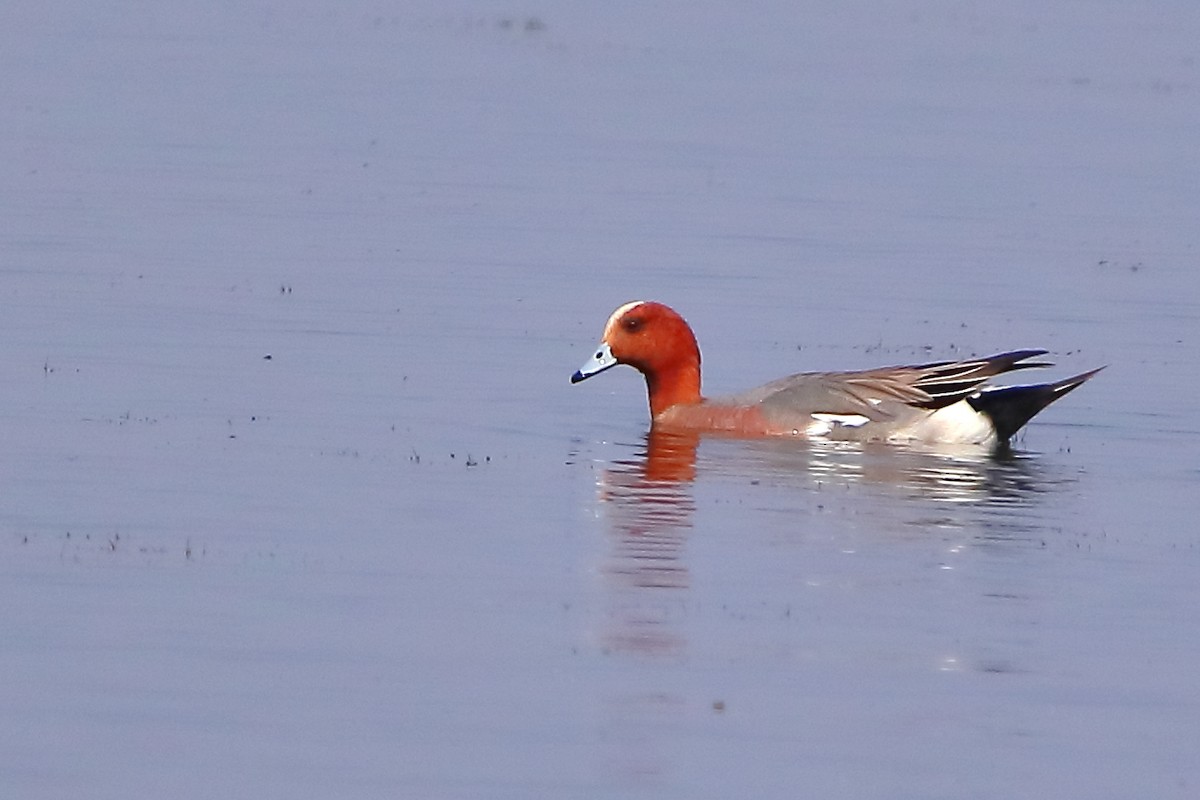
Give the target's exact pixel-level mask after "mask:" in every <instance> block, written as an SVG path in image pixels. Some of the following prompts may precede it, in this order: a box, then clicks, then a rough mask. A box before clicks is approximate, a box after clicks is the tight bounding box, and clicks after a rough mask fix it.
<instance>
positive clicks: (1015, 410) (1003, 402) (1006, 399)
mask: <svg viewBox="0 0 1200 800" xmlns="http://www.w3.org/2000/svg"><path fill="white" fill-rule="evenodd" d="M1102 369H1104V367H1099V368H1097V369H1094V370H1091V371H1090V372H1085V373H1083V374H1082V375H1076V376H1075V377H1074V378H1064V379H1063V380H1061V381H1056V382H1054V383H1042V384H1038V385H1036V386H1005V387H1003V388H1000V389H984V390H983V391H982V392H980V393H979V394H977V395H975V396H973V397H968V398H967V402H968V403H970V404H971V407H972V408H974V409H975V410H976V411H981V412H983V413H984V414H987V415H988V417H989V418H990V419H991V420H992V424H993V425H995V426H996V435H997V436H998V437H999V440H1000V441H1001V442H1007V441H1008V440H1009V439H1010V438H1011V437H1012V435H1013V434H1014V433H1016V432H1017V431H1019V430H1020V429H1021V427H1022V426H1023V425H1024V424H1025V423H1026V422H1029V420H1031V419H1033V417H1034V415H1035V414H1037V413H1038V412H1039V411H1041V410H1042V409H1043V408H1045V407H1046V406H1048V405H1050V404H1051V403H1053V402H1054V401H1055V400H1057V399H1058V398H1060V397H1062V396H1063V395H1064V394H1066V393H1067V392H1069V391H1071V390H1072V389H1074V388H1075V387H1076V386H1079V385H1081V384H1083V383H1084V382H1085V381H1086V380H1087V379H1088V378H1090V377H1092V376H1093V375H1095V374H1096V373H1097V372H1099V371H1100V370H1102Z"/></svg>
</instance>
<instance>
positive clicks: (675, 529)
mask: <svg viewBox="0 0 1200 800" xmlns="http://www.w3.org/2000/svg"><path fill="white" fill-rule="evenodd" d="M698 445H699V438H698V437H697V436H696V435H694V434H690V435H689V434H684V435H677V434H671V433H664V432H661V431H651V432H650V433H649V434H647V436H646V440H645V446H644V447H642V448H640V449H639V450H638V451H637V452H636V453H634V454H633V455H632V456H630V457H625V458H619V459H616V460H614V461H612V462H611V463H610V464H609V465H608V467H607V468H606V469H605V470H604V471H603V473H602V474H601V477H600V487H599V496H600V500H601V501H602V503H603V504H604V510H605V514H606V516H607V518H608V521H609V534H610V536H611V539H612V552H611V555H610V556H609V558H608V560H607V563H606V564H605V567H604V574H605V576H606V577H607V578H608V582H609V583H610V589H611V590H612V591H611V593H610V604H611V606H612V607H611V612H610V616H611V617H612V620H613V622H614V623H615V625H614V627H611V628H610V629H609V630H608V631H607V632H606V633H605V636H604V639H605V642H606V645H607V646H608V647H609V648H611V649H614V650H619V651H625V652H634V653H639V654H642V655H655V656H664V655H673V654H678V653H680V652H681V651H682V650H683V647H684V639H683V635H682V633H680V632H679V631H678V623H679V621H680V620H681V618H682V615H683V607H682V602H683V598H682V597H681V596H680V595H681V593H680V592H679V591H678V590H682V589H687V588H688V586H689V584H690V577H689V575H688V569H687V565H686V562H685V561H684V559H683V550H684V545H685V541H686V536H687V533H688V531H689V529H690V528H691V525H692V516H693V514H694V513H695V510H696V505H695V501H694V499H693V498H692V492H691V487H692V481H693V480H694V479H695V477H696V449H697V447H698Z"/></svg>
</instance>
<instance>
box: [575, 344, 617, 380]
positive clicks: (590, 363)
mask: <svg viewBox="0 0 1200 800" xmlns="http://www.w3.org/2000/svg"><path fill="white" fill-rule="evenodd" d="M616 365H617V359H616V358H614V357H613V354H612V350H610V349H608V342H601V343H600V346H599V347H597V348H596V352H595V353H594V354H593V355H592V357H591V358H589V359H588V360H587V363H586V364H584V365H583V366H582V367H580V368H579V369H578V370H576V371H575V374H574V375H572V376H571V383H579V382H580V381H585V380H587V379H588V378H590V377H592V376H593V375H598V374H599V373H601V372H604V370H606V369H609V368H610V367H615V366H616Z"/></svg>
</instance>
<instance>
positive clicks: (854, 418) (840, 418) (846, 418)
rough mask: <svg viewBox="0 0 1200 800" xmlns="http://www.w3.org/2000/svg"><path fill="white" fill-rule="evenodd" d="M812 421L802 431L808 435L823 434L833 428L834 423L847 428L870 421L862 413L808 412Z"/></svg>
mask: <svg viewBox="0 0 1200 800" xmlns="http://www.w3.org/2000/svg"><path fill="white" fill-rule="evenodd" d="M809 416H810V417H812V418H813V421H812V422H811V423H809V425H808V427H807V428H805V429H804V432H805V433H806V434H807V435H809V436H825V435H827V434H828V433H829V432H830V431H832V430H833V426H834V425H844V426H846V427H847V428H857V427H859V426H861V425H866V424H867V423H868V422H870V420H869V419H867V418H866V417H864V416H863V415H862V414H809Z"/></svg>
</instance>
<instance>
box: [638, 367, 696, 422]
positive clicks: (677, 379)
mask: <svg viewBox="0 0 1200 800" xmlns="http://www.w3.org/2000/svg"><path fill="white" fill-rule="evenodd" d="M646 391H647V394H649V396H650V416H651V417H652V418H654V417H657V416H658V415H659V414H661V413H662V412H664V411H666V410H667V409H668V408H671V407H672V406H678V405H695V404H696V403H699V402H701V401H702V400H703V399H704V398H703V397H701V396H700V365H699V364H682V365H680V366H677V367H672V368H671V369H668V370H662V371H659V372H653V373H651V372H647V373H646Z"/></svg>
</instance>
